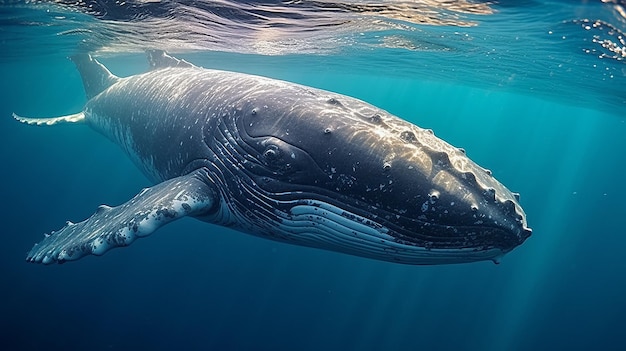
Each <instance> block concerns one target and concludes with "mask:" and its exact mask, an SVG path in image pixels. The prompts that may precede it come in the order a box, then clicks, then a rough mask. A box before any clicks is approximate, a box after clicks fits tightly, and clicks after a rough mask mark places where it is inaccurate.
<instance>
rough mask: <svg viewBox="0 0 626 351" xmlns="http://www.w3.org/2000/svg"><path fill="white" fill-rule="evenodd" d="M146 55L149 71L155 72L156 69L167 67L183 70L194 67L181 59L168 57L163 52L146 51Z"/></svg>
mask: <svg viewBox="0 0 626 351" xmlns="http://www.w3.org/2000/svg"><path fill="white" fill-rule="evenodd" d="M147 54H148V63H149V64H150V69H151V70H157V69H162V68H169V67H183V68H189V67H196V66H194V65H192V64H191V63H189V62H187V61H185V60H183V59H177V58H176V57H173V56H170V55H168V54H167V53H166V52H165V51H163V50H148V51H147Z"/></svg>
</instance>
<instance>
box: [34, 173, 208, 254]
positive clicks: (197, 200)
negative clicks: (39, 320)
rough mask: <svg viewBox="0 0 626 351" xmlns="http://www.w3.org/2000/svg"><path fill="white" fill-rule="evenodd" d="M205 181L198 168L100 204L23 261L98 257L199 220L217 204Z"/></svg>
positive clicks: (53, 236)
mask: <svg viewBox="0 0 626 351" xmlns="http://www.w3.org/2000/svg"><path fill="white" fill-rule="evenodd" d="M205 180H206V173H205V171H204V170H202V169H200V170H197V171H195V172H193V173H190V174H188V175H185V176H181V177H177V178H173V179H170V180H167V181H165V182H163V183H160V184H157V185H155V186H153V187H151V188H146V189H144V190H142V191H141V192H140V193H139V194H137V195H136V196H135V197H133V198H132V199H131V200H129V201H128V202H126V203H124V204H122V205H119V206H117V207H109V206H105V205H102V206H100V207H98V210H97V211H96V213H94V214H93V215H92V216H91V217H89V218H88V219H86V220H84V221H82V222H79V223H71V222H68V223H67V225H66V226H65V227H63V228H62V229H61V230H59V231H56V232H52V233H51V234H46V237H45V239H44V240H43V241H41V242H40V243H38V244H35V246H34V247H33V248H32V249H31V250H30V252H29V253H28V255H27V257H26V260H27V261H29V262H37V263H39V262H40V263H44V264H50V263H54V262H58V263H63V262H65V261H71V260H77V259H79V258H81V257H83V256H86V255H90V254H91V255H102V254H104V253H105V252H107V251H108V250H110V249H112V248H115V247H120V246H128V245H130V244H131V243H132V242H133V241H135V240H136V239H137V238H141V237H144V236H148V235H150V234H151V233H153V232H154V231H155V230H157V229H158V228H159V227H161V226H163V225H165V224H167V223H169V222H171V221H173V220H176V219H179V218H181V217H184V216H190V215H191V216H196V215H202V214H204V213H206V212H207V211H209V210H210V209H211V208H212V207H213V205H214V204H215V202H216V199H215V192H214V191H213V190H212V188H211V187H210V186H209V185H208V184H207V183H206V181H205Z"/></svg>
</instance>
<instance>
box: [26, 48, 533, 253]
mask: <svg viewBox="0 0 626 351" xmlns="http://www.w3.org/2000/svg"><path fill="white" fill-rule="evenodd" d="M150 59H151V64H152V66H153V69H152V70H151V71H149V72H147V73H144V74H140V75H135V76H130V77H127V78H118V77H115V76H113V75H111V74H110V73H109V72H108V70H106V68H104V66H102V65H101V64H100V63H98V62H97V61H96V60H94V59H92V58H91V57H89V56H87V55H84V56H78V57H77V58H75V59H74V61H75V63H76V64H77V67H78V68H79V70H80V71H81V75H82V77H83V82H84V84H85V90H86V92H87V97H88V99H89V100H88V102H87V104H86V105H85V109H84V110H83V112H81V113H78V114H75V115H71V116H64V117H57V118H52V119H33V118H22V117H17V116H16V118H17V119H19V120H21V121H22V122H26V123H30V124H58V123H61V122H84V123H86V124H88V125H89V126H91V127H92V128H94V129H96V130H98V131H100V132H101V133H102V134H104V135H105V136H107V137H108V138H110V139H111V140H113V141H114V142H116V143H117V144H119V145H120V146H121V147H122V148H123V149H124V150H125V151H126V152H127V153H128V155H129V156H130V157H131V158H132V159H133V161H134V162H135V164H137V166H138V167H139V168H141V170H142V171H143V172H144V174H146V175H147V176H148V177H149V178H150V179H151V180H153V181H154V182H155V183H157V185H155V186H154V187H151V188H147V189H144V190H143V191H142V192H140V193H139V194H138V195H137V196H135V197H134V198H133V199H131V200H129V201H128V202H127V203H125V204H122V205H120V206H117V207H108V206H101V207H100V208H99V209H98V211H96V213H94V215H92V216H91V217H90V218H89V219H87V220H85V221H83V222H80V223H76V224H74V223H68V225H67V226H66V227H64V228H62V229H61V230H59V231H58V232H53V233H52V234H50V235H46V238H45V239H44V240H43V241H42V242H41V243H39V244H36V245H35V246H34V247H33V249H32V250H31V251H30V252H29V253H28V256H27V260H28V261H31V262H43V263H52V262H64V261H67V260H75V259H78V258H80V257H83V256H84V255H87V254H96V255H100V254H103V253H104V252H106V251H107V250H108V249H110V248H113V247H118V246H126V245H129V244H130V243H132V242H133V241H134V240H135V239H136V238H138V237H142V236H147V235H149V234H150V233H152V232H153V231H154V230H156V229H158V227H160V226H161V225H164V224H166V223H168V222H170V221H172V220H174V219H177V218H180V217H182V216H193V217H195V218H197V219H200V220H203V221H206V222H209V223H213V224H217V225H222V226H226V227H230V228H233V229H236V230H239V231H242V232H246V233H250V234H253V235H257V236H261V237H265V238H269V239H273V240H279V241H283V242H287V243H293V244H298V245H305V246H311V247H318V248H322V249H328V250H334V251H339V252H345V253H349V254H353V255H358V256H363V257H370V258H374V259H379V260H386V261H392V262H400V263H407V264H444V263H461V262H472V261H478V260H486V259H487V260H489V259H490V260H494V261H496V260H498V259H499V257H501V256H502V255H503V254H505V253H507V252H509V251H510V250H512V249H513V248H515V247H516V246H518V245H520V244H521V243H522V242H524V240H525V239H526V238H527V237H528V236H529V235H530V233H531V231H530V229H529V228H528V227H527V224H526V216H525V214H524V211H523V210H522V208H521V207H520V205H519V203H518V199H517V196H516V195H514V194H513V193H511V192H510V191H509V190H508V189H506V188H505V187H504V186H503V185H502V184H500V183H499V182H498V181H497V180H495V179H494V178H493V177H492V175H491V174H490V172H488V171H486V170H485V169H483V168H481V167H479V166H478V165H476V164H475V163H474V162H472V161H471V160H470V159H469V158H468V157H467V156H466V155H465V153H464V151H463V150H461V149H458V148H455V147H452V146H451V145H449V144H448V143H446V142H444V141H443V140H441V139H439V138H437V137H435V136H434V135H433V133H432V132H431V131H429V130H425V129H421V128H419V127H417V126H415V125H413V124H410V123H408V122H406V121H404V120H401V119H399V118H397V117H395V116H392V115H390V114H389V113H387V112H385V111H383V110H381V109H378V108H376V107H374V106H372V105H369V104H367V103H365V102H363V101H360V100H357V99H354V98H351V97H348V96H343V95H339V94H335V93H331V92H328V91H323V90H319V89H314V88H309V87H306V86H302V85H298V84H293V83H288V82H284V81H279V80H274V79H269V78H264V77H259V76H253V75H246V74H241V73H234V72H225V71H217V70H208V69H203V68H199V67H195V66H193V65H191V64H189V63H187V62H185V61H181V60H177V59H174V58H172V57H170V56H167V55H166V54H164V53H162V52H152V53H151V54H150Z"/></svg>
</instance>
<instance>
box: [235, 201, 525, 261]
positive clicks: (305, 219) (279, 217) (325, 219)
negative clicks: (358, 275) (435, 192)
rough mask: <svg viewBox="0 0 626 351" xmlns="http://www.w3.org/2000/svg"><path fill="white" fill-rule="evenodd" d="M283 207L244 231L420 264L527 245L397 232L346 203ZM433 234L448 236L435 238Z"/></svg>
mask: <svg viewBox="0 0 626 351" xmlns="http://www.w3.org/2000/svg"><path fill="white" fill-rule="evenodd" d="M281 202H282V204H281V205H282V206H280V205H279V206H277V207H274V208H273V209H272V210H270V211H271V213H267V212H266V211H267V210H265V211H261V212H266V213H264V214H261V213H260V212H257V213H256V216H258V217H257V218H260V217H263V218H264V221H263V224H262V225H263V226H266V227H265V229H266V230H263V231H260V230H258V228H256V229H255V230H245V231H248V232H250V233H252V234H255V235H263V236H264V237H266V238H269V239H273V240H278V241H282V242H287V243H291V244H297V245H302V246H309V247H316V248H321V249H326V250H333V251H337V252H343V253H347V254H351V255H356V256H361V257H368V258H373V259H377V260H384V261H390V262H397V263H405V264H418V265H420V264H421V265H428V264H449V263H450V264H451V263H466V262H474V261H480V260H494V261H497V260H498V259H499V257H501V256H502V255H504V254H505V253H507V252H509V251H510V250H512V249H513V248H514V247H516V246H517V245H519V244H521V242H523V240H525V237H524V238H522V239H520V238H519V237H518V235H517V233H511V232H507V231H505V230H503V229H502V228H495V227H462V226H457V227H453V226H445V225H435V224H430V225H428V224H425V225H426V226H428V227H429V231H428V232H427V233H423V232H422V233H416V232H411V231H410V229H400V230H399V228H397V227H396V228H393V229H392V228H391V227H392V226H387V225H385V224H384V222H383V221H379V220H377V219H376V218H375V217H376V215H373V214H372V213H365V212H364V213H362V214H357V213H355V212H361V211H360V210H359V209H356V210H355V211H350V210H346V209H345V208H342V207H343V206H342V205H345V204H339V203H336V204H335V203H331V202H327V201H323V200H320V199H316V200H313V199H306V200H303V199H299V200H291V201H281ZM339 206H342V207H339ZM347 207H349V206H347ZM280 208H282V209H280ZM248 214H249V212H248ZM235 216H236V217H241V216H245V215H244V214H242V213H239V214H235ZM270 217H271V220H268V219H269V218H270ZM249 219H250V218H248V220H249ZM239 222H240V221H239ZM240 223H241V222H240ZM257 223H258V222H257ZM268 224H269V227H267V225H268ZM240 229H243V228H240ZM260 233H264V234H260ZM433 233H447V235H437V236H434V235H433ZM526 237H527V236H526Z"/></svg>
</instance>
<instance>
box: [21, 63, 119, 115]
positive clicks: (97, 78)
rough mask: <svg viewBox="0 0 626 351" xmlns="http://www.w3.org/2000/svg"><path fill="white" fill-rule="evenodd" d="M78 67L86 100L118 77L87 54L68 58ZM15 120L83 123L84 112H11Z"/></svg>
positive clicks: (104, 88)
mask: <svg viewBox="0 0 626 351" xmlns="http://www.w3.org/2000/svg"><path fill="white" fill-rule="evenodd" d="M70 59H71V60H72V62H74V64H75V65H76V68H78V71H79V72H80V76H81V77H82V79H83V86H84V87H85V94H86V95H87V100H89V99H91V98H92V97H94V96H96V95H98V94H100V93H101V92H103V91H104V90H106V89H107V88H109V87H110V86H111V85H113V84H115V83H117V82H118V81H119V80H120V78H119V77H117V76H116V75H114V74H112V73H111V72H110V71H109V70H108V69H107V68H106V67H105V66H104V65H103V64H101V63H100V62H98V60H96V59H94V58H93V57H91V55H89V54H78V55H74V56H72V57H71V58H70ZM13 118H15V119H16V120H18V121H20V122H22V123H25V124H30V125H36V126H51V125H57V124H65V123H83V122H85V113H84V112H79V113H74V114H71V115H66V116H59V117H51V118H30V117H22V116H18V115H17V114H15V113H14V114H13Z"/></svg>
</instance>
